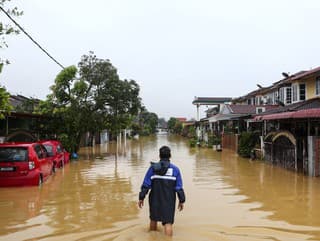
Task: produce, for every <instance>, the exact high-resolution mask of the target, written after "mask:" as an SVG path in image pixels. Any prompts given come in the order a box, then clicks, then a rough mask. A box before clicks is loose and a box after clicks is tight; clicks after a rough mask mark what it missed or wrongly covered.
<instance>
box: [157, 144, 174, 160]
mask: <svg viewBox="0 0 320 241" xmlns="http://www.w3.org/2000/svg"><path fill="white" fill-rule="evenodd" d="M159 156H160V158H161V159H162V158H166V159H169V158H170V157H171V150H170V148H169V147H168V146H162V147H161V148H160V149H159Z"/></svg>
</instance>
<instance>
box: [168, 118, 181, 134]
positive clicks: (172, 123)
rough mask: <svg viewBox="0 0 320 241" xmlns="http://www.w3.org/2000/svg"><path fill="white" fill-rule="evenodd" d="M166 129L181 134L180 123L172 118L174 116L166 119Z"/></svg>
mask: <svg viewBox="0 0 320 241" xmlns="http://www.w3.org/2000/svg"><path fill="white" fill-rule="evenodd" d="M168 129H169V131H170V132H172V133H176V134H182V129H183V126H182V123H181V122H180V121H179V120H178V119H176V118H174V117H170V119H169V121H168Z"/></svg>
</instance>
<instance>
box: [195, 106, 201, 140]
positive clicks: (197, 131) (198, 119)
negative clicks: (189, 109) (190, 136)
mask: <svg viewBox="0 0 320 241" xmlns="http://www.w3.org/2000/svg"><path fill="white" fill-rule="evenodd" d="M199 107H200V105H199V104H197V122H198V126H197V129H196V133H197V139H198V140H199V139H200V114H199Z"/></svg>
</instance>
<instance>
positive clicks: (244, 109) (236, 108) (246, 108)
mask: <svg viewBox="0 0 320 241" xmlns="http://www.w3.org/2000/svg"><path fill="white" fill-rule="evenodd" d="M227 107H228V108H229V109H230V111H231V113H233V114H256V109H257V108H259V107H263V108H265V109H266V111H268V110H272V109H276V108H278V106H277V105H227Z"/></svg>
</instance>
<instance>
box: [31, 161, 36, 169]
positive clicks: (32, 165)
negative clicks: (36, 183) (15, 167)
mask: <svg viewBox="0 0 320 241" xmlns="http://www.w3.org/2000/svg"><path fill="white" fill-rule="evenodd" d="M35 166H36V165H35V164H34V162H29V170H32V169H34V168H35Z"/></svg>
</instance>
